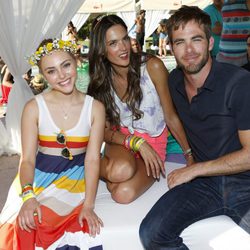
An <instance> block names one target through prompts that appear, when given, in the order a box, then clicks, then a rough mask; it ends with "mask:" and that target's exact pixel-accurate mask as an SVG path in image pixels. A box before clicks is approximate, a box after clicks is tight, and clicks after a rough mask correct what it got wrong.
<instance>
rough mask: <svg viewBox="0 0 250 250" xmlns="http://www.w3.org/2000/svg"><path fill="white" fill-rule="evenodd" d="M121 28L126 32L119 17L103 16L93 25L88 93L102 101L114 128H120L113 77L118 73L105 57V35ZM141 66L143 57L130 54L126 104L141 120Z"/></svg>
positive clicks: (135, 116) (124, 25)
mask: <svg viewBox="0 0 250 250" xmlns="http://www.w3.org/2000/svg"><path fill="white" fill-rule="evenodd" d="M117 24H119V25H121V26H123V27H124V28H125V29H126V30H127V26H126V24H125V23H124V21H123V20H122V19H121V18H120V17H118V16H116V15H108V16H104V17H100V18H99V19H98V18H97V20H95V21H94V23H93V24H92V31H91V37H90V48H89V76H90V83H89V86H88V94H89V95H91V96H93V97H94V98H96V99H97V100H99V101H101V102H102V103H103V104H104V106H105V108H106V119H107V120H108V121H109V122H110V124H111V125H112V126H116V127H118V128H119V127H120V115H119V108H118V107H117V105H116V103H115V100H114V96H113V90H112V89H114V83H113V79H112V74H113V73H114V72H115V71H114V69H113V68H112V64H111V63H110V62H109V61H108V60H107V58H106V44H105V40H106V32H107V30H108V29H109V28H110V27H112V26H113V25H117ZM140 65H141V55H140V54H135V53H133V52H132V50H131V53H130V64H129V66H128V76H127V81H128V87H127V90H126V94H125V96H127V98H126V100H125V101H126V104H127V105H128V108H129V110H131V112H132V114H133V119H135V120H137V119H140V118H141V117H142V115H143V112H142V111H140V110H139V108H138V107H139V105H140V103H141V100H142V90H141V88H140Z"/></svg>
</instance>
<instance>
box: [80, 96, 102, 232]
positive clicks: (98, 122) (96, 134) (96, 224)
mask: <svg viewBox="0 0 250 250" xmlns="http://www.w3.org/2000/svg"><path fill="white" fill-rule="evenodd" d="M104 126H105V109H104V106H103V105H102V104H101V103H100V102H99V101H96V100H94V102H93V108H92V125H91V131H90V138H89V142H88V147H87V152H86V157H85V163H84V166H85V184H86V195H85V201H84V204H83V208H82V211H81V213H80V215H79V223H80V225H81V226H82V225H83V222H82V220H83V219H86V220H87V222H88V227H89V233H90V235H93V236H94V235H96V233H98V234H99V233H100V225H101V226H103V223H102V221H101V219H100V218H98V216H97V215H96V214H95V213H94V204H95V198H96V192H97V187H98V181H99V171H100V151H101V145H102V143H103V138H104Z"/></svg>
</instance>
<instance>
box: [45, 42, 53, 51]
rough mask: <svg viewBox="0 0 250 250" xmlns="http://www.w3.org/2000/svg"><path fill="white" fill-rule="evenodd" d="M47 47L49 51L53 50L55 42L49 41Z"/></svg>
mask: <svg viewBox="0 0 250 250" xmlns="http://www.w3.org/2000/svg"><path fill="white" fill-rule="evenodd" d="M46 48H47V50H48V51H51V50H52V49H53V44H52V43H47V45H46Z"/></svg>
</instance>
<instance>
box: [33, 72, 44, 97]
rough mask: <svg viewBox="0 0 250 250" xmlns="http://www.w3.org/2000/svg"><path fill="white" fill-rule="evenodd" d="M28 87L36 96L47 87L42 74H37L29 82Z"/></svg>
mask: <svg viewBox="0 0 250 250" xmlns="http://www.w3.org/2000/svg"><path fill="white" fill-rule="evenodd" d="M29 86H30V88H31V90H32V92H33V94H34V95H38V94H40V93H42V92H43V91H44V90H45V89H46V88H47V87H48V84H47V82H46V80H45V79H44V77H43V75H42V74H37V75H35V76H34V77H33V78H32V79H31V80H30V85H29Z"/></svg>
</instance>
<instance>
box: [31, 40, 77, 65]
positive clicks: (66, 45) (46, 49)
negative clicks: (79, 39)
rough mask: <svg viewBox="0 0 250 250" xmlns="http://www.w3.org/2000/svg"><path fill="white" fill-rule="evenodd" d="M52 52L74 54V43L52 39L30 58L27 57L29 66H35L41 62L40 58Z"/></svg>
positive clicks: (75, 49) (75, 46) (75, 47)
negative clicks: (61, 51) (59, 51)
mask: <svg viewBox="0 0 250 250" xmlns="http://www.w3.org/2000/svg"><path fill="white" fill-rule="evenodd" d="M54 50H63V51H68V52H71V53H72V54H76V52H77V45H76V43H75V42H74V41H64V40H61V39H54V40H53V41H52V42H49V43H47V44H45V45H43V46H41V47H39V48H38V50H37V51H36V52H35V53H33V54H32V55H31V56H30V57H27V60H28V63H29V64H30V65H31V66H34V65H37V63H38V61H40V60H41V57H43V56H45V55H48V54H50V53H51V52H52V51H54Z"/></svg>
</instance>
